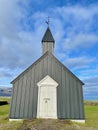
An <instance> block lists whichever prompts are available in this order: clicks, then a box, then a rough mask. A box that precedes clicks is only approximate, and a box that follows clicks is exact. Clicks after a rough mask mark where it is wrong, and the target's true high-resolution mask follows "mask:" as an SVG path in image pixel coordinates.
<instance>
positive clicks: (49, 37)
mask: <svg viewBox="0 0 98 130" xmlns="http://www.w3.org/2000/svg"><path fill="white" fill-rule="evenodd" d="M42 42H55V41H54V38H53V36H52V33H51V31H50V28H49V27H48V28H47V30H46V32H45V34H44V36H43V38H42Z"/></svg>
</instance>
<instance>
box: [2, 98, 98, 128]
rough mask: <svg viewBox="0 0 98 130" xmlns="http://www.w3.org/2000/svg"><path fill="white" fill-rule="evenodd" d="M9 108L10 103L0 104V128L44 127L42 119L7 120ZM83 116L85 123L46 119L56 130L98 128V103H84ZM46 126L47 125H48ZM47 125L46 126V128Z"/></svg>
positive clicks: (8, 99)
mask: <svg viewBox="0 0 98 130" xmlns="http://www.w3.org/2000/svg"><path fill="white" fill-rule="evenodd" d="M0 100H7V101H8V102H10V98H7V97H6V98H4V97H1V98H0ZM86 102H91V101H86ZM97 102H98V101H97ZM9 108H10V105H9V104H8V105H4V106H0V130H16V129H17V128H19V127H20V126H21V128H23V127H31V126H32V125H33V126H35V127H42V124H43V127H45V124H44V123H45V121H44V120H42V119H35V120H32V121H29V120H25V121H24V122H23V121H17V122H9V120H8V114H9ZM85 118H86V123H85V124H79V123H72V122H70V121H66V122H65V121H60V120H55V121H48V123H49V122H50V124H49V126H50V127H51V129H52V127H53V129H55V127H58V130H60V129H61V130H66V129H69V130H70V129H73V130H74V129H75V130H78V129H81V130H85V129H87V130H89V129H90V128H91V127H92V130H93V129H94V130H95V129H96V130H97V129H98V105H95V106H94V105H92V103H91V105H86V104H85ZM49 126H48V127H49ZM48 127H47V128H48Z"/></svg>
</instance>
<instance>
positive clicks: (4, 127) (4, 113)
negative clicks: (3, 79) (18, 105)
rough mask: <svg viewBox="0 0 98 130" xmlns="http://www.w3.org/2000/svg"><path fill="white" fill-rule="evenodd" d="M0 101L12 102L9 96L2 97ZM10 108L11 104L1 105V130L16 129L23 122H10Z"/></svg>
mask: <svg viewBox="0 0 98 130" xmlns="http://www.w3.org/2000/svg"><path fill="white" fill-rule="evenodd" d="M0 101H8V102H10V98H9V97H0ZM9 108H10V105H9V104H8V105H3V106H0V130H16V129H17V128H18V127H19V126H20V125H21V124H22V123H23V122H22V121H19V122H9V119H8V115H9Z"/></svg>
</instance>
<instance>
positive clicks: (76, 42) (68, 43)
mask: <svg viewBox="0 0 98 130" xmlns="http://www.w3.org/2000/svg"><path fill="white" fill-rule="evenodd" d="M96 43H98V36H97V35H95V34H83V33H82V34H76V35H73V36H69V38H66V39H65V41H64V43H63V46H64V49H65V50H66V51H72V50H73V49H76V48H77V49H78V48H81V50H82V49H86V48H90V47H92V46H93V45H94V44H96Z"/></svg>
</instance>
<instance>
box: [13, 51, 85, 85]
mask: <svg viewBox="0 0 98 130" xmlns="http://www.w3.org/2000/svg"><path fill="white" fill-rule="evenodd" d="M34 67H35V68H34ZM33 68H34V70H35V71H36V73H39V74H35V75H37V76H35V77H38V79H37V80H39V78H40V79H42V78H44V77H45V76H46V75H50V76H52V77H53V78H54V79H58V78H60V76H61V77H62V74H61V73H62V71H63V70H64V71H65V72H67V73H68V74H69V75H70V76H72V77H73V78H75V79H76V80H78V81H79V82H80V83H81V84H82V85H84V83H83V82H82V81H81V80H80V79H79V78H78V77H76V76H75V75H74V74H73V73H72V72H71V71H70V70H69V69H68V68H67V67H66V66H64V65H63V64H62V63H61V62H60V61H59V60H58V59H57V58H56V57H55V56H53V55H52V53H50V52H46V53H45V54H44V55H43V56H41V57H40V58H39V59H38V60H37V61H36V62H34V63H33V64H32V65H31V66H30V67H28V68H27V69H26V70H25V71H24V72H23V73H21V74H20V75H19V76H18V77H16V78H15V79H14V80H13V81H12V82H11V83H12V84H13V83H14V82H15V81H17V80H18V79H20V78H21V77H22V76H23V75H26V74H27V72H29V71H31V70H32V69H33ZM38 71H39V72H38ZM60 74H61V75H60ZM57 75H58V76H57Z"/></svg>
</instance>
